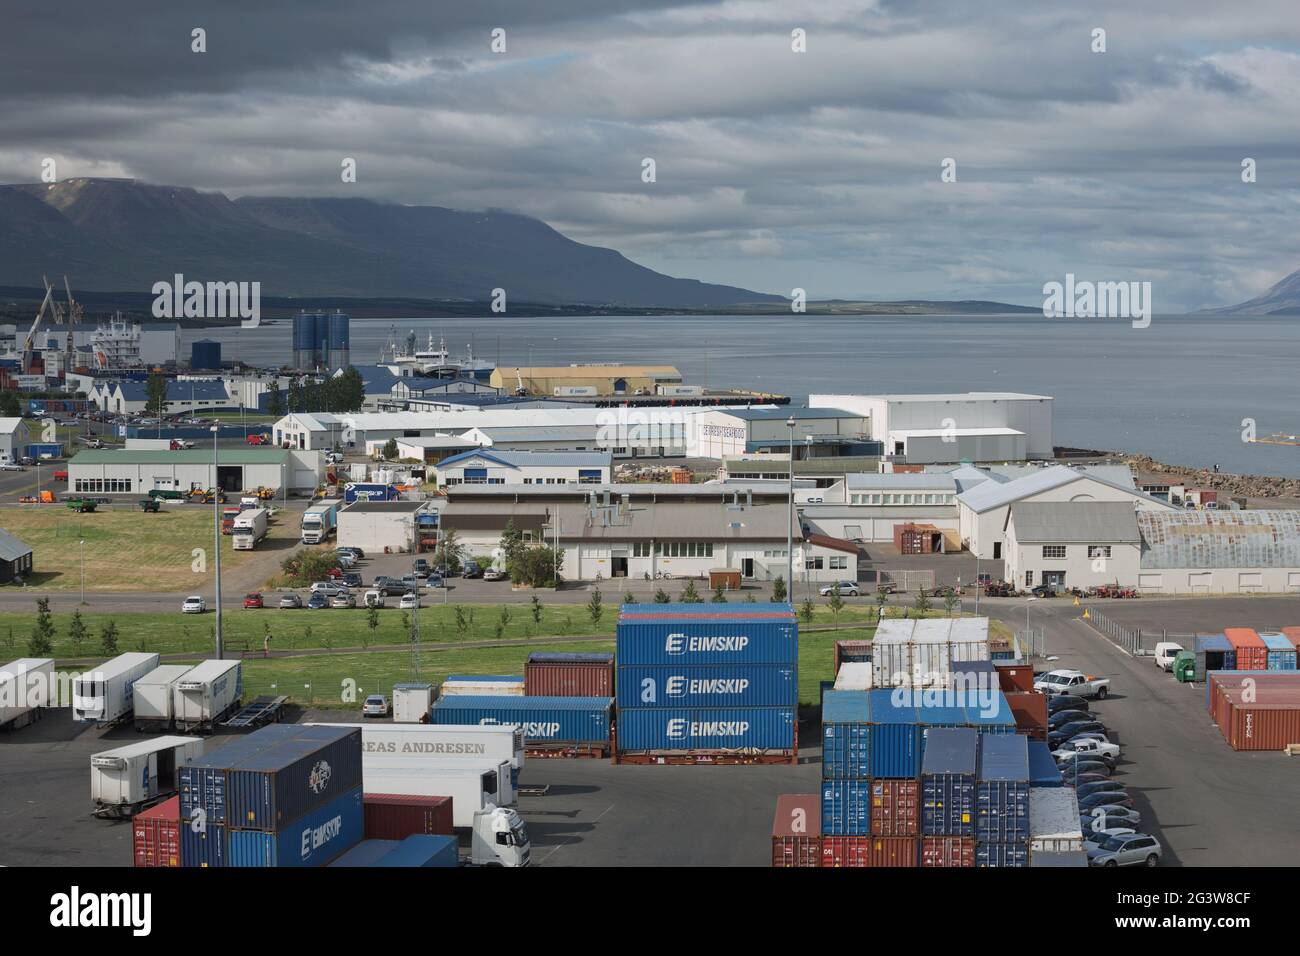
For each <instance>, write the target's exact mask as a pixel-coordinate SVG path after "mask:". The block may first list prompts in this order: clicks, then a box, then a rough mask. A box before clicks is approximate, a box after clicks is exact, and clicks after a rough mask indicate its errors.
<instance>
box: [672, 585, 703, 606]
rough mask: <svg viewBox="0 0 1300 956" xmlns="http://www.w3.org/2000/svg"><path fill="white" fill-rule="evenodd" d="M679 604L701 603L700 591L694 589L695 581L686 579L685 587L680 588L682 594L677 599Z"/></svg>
mask: <svg viewBox="0 0 1300 956" xmlns="http://www.w3.org/2000/svg"><path fill="white" fill-rule="evenodd" d="M677 600H678V602H679V603H681V604H703V603H704V601H703V599H702V598H701V597H700V592H699V591H697V590H695V582H694V581H687V582H686V587H684V588H682V596H681V597H680V598H678V599H677Z"/></svg>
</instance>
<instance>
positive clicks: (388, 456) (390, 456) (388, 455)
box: [383, 438, 398, 461]
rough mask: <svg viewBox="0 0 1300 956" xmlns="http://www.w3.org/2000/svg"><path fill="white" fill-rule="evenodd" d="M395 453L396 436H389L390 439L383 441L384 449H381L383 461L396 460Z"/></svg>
mask: <svg viewBox="0 0 1300 956" xmlns="http://www.w3.org/2000/svg"><path fill="white" fill-rule="evenodd" d="M397 454H398V452H397V439H396V438H390V439H388V441H386V442H384V451H383V455H384V460H385V461H396V460H397Z"/></svg>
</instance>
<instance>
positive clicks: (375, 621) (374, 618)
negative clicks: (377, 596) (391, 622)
mask: <svg viewBox="0 0 1300 956" xmlns="http://www.w3.org/2000/svg"><path fill="white" fill-rule="evenodd" d="M366 627H367V628H368V629H369V630H370V637H369V639H368V640H367V642H366V647H369V646H370V641H373V640H374V639H375V631H376V630H378V628H379V608H377V607H376V606H375V605H373V604H372V605H370V607H368V608H366Z"/></svg>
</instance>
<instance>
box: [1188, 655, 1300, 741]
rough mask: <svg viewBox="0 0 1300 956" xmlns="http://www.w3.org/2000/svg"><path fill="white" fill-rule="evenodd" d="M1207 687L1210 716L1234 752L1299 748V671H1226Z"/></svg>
mask: <svg viewBox="0 0 1300 956" xmlns="http://www.w3.org/2000/svg"><path fill="white" fill-rule="evenodd" d="M1206 683H1207V686H1208V687H1209V688H1210V694H1211V700H1212V704H1211V708H1210V712H1211V715H1212V716H1213V718H1214V721H1215V723H1216V724H1217V725H1218V727H1219V730H1220V732H1221V733H1222V734H1223V737H1224V739H1225V740H1226V741H1227V742H1228V745H1229V746H1230V747H1232V749H1233V750H1282V749H1283V748H1285V747H1287V746H1288V745H1289V744H1300V671H1259V672H1251V671H1228V672H1223V673H1214V674H1210V675H1209V679H1208V680H1207V682H1206Z"/></svg>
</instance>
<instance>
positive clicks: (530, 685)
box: [524, 653, 614, 697]
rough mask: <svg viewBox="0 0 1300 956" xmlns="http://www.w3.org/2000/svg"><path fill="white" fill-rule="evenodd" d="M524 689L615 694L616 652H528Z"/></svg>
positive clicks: (539, 693) (541, 693)
mask: <svg viewBox="0 0 1300 956" xmlns="http://www.w3.org/2000/svg"><path fill="white" fill-rule="evenodd" d="M524 693H525V694H526V695H527V696H529V697H613V696H614V655H613V654H543V653H534V654H529V655H528V662H527V663H526V664H524Z"/></svg>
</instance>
